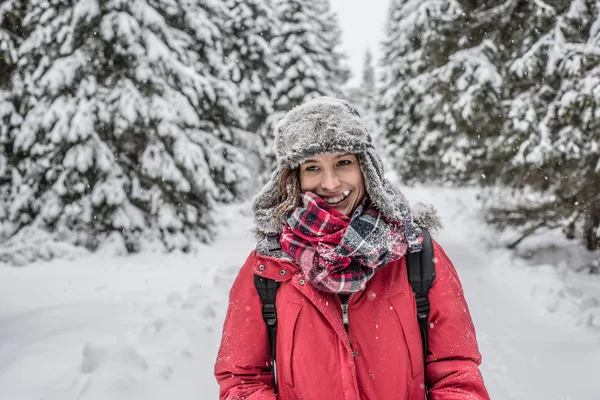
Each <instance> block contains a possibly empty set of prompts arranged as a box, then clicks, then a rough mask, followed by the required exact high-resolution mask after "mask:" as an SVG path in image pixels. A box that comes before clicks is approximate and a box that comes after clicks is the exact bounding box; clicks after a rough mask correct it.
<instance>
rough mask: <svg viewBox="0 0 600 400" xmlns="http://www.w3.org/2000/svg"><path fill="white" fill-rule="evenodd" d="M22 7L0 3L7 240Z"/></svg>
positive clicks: (14, 175)
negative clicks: (15, 80)
mask: <svg viewBox="0 0 600 400" xmlns="http://www.w3.org/2000/svg"><path fill="white" fill-rule="evenodd" d="M24 8H25V2H24V1H15V0H7V1H5V2H3V3H2V4H0V240H4V239H6V235H7V232H8V231H10V225H9V224H8V222H7V219H8V218H7V216H8V213H9V209H10V205H11V196H12V194H13V193H12V190H11V189H12V186H13V182H18V180H19V173H18V171H17V170H16V168H15V167H16V164H17V160H16V159H15V154H14V153H13V143H14V139H15V133H16V130H17V129H18V127H19V125H20V124H21V121H22V117H21V115H20V114H19V111H18V108H19V107H18V104H17V103H16V102H15V92H16V91H17V90H18V88H14V87H13V86H12V79H11V78H12V76H13V74H14V71H15V69H16V67H17V61H18V54H17V51H18V48H19V46H20V44H21V42H22V41H23V37H24V36H25V32H24V31H23V28H22V21H23V17H24Z"/></svg>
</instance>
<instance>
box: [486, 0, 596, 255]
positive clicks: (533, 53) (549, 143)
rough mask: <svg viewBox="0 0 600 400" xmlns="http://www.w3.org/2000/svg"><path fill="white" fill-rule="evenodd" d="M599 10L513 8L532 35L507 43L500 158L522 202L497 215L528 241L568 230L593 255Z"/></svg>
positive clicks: (555, 5)
mask: <svg viewBox="0 0 600 400" xmlns="http://www.w3.org/2000/svg"><path fill="white" fill-rule="evenodd" d="M599 8H600V4H599V3H598V2H597V1H592V0H587V1H586V0H569V1H560V2H552V3H543V2H530V3H528V6H527V7H520V8H514V9H513V10H511V11H512V13H511V15H512V16H513V18H515V19H516V18H521V19H523V21H522V26H528V27H529V30H530V31H531V35H530V36H529V37H526V38H523V39H521V40H517V41H514V40H510V41H509V40H508V38H505V41H504V43H503V45H504V46H506V48H507V49H510V51H507V52H506V53H507V54H508V55H512V57H511V59H510V60H509V62H507V64H506V65H507V71H506V76H507V79H506V85H505V91H506V93H507V106H508V119H507V123H506V125H505V127H504V129H503V132H502V135H501V136H500V137H499V140H498V143H497V145H496V146H493V153H494V156H495V158H496V159H498V160H508V162H507V163H506V164H500V165H498V167H499V168H498V170H499V175H498V176H500V177H502V181H503V182H504V183H507V184H509V185H511V186H512V187H513V188H515V189H516V196H513V201H512V202H511V203H508V204H507V203H504V204H502V205H500V206H498V207H495V208H493V209H492V210H491V211H492V213H491V214H490V221H492V222H494V223H496V224H497V225H499V226H506V225H509V224H512V225H517V226H520V227H521V228H522V229H523V235H524V236H523V237H525V236H527V235H528V234H530V233H532V232H534V231H535V230H536V229H537V228H540V227H550V228H553V227H562V228H563V230H564V232H565V235H566V236H567V237H569V238H575V237H579V238H580V240H581V241H582V242H583V243H584V244H585V246H586V247H587V248H588V249H590V250H595V249H598V248H600V67H599V65H600V17H599V12H600V9H599ZM520 26H521V24H520ZM517 243H518V241H516V242H515V243H514V244H515V245H516V244H517Z"/></svg>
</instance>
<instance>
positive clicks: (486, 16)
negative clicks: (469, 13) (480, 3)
mask: <svg viewBox="0 0 600 400" xmlns="http://www.w3.org/2000/svg"><path fill="white" fill-rule="evenodd" d="M516 6H517V0H508V1H506V2H504V3H502V4H500V5H498V6H496V7H492V8H490V9H487V10H483V11H479V12H476V13H474V14H473V20H474V21H477V22H474V23H473V24H471V25H470V27H471V28H478V27H480V26H482V25H485V24H487V23H489V22H491V21H497V19H498V18H500V20H501V21H502V24H505V23H507V22H508V21H510V18H511V15H512V13H513V11H514V9H515V7H516ZM494 23H495V24H497V22H494Z"/></svg>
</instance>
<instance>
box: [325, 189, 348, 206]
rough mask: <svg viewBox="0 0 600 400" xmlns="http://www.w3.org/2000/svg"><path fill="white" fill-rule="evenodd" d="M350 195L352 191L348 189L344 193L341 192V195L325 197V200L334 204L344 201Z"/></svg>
mask: <svg viewBox="0 0 600 400" xmlns="http://www.w3.org/2000/svg"><path fill="white" fill-rule="evenodd" d="M349 195H350V191H349V190H346V191H345V192H344V193H342V194H340V195H339V196H335V197H324V199H325V201H326V202H327V203H329V204H331V205H332V206H334V205H336V204H339V203H341V202H342V201H344V200H346V199H347V198H348V196H349Z"/></svg>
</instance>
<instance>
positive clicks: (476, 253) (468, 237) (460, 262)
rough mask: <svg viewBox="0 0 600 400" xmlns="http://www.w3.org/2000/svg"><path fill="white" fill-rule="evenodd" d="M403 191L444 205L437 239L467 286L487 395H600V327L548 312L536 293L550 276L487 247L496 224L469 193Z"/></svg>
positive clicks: (546, 399)
mask: <svg viewBox="0 0 600 400" xmlns="http://www.w3.org/2000/svg"><path fill="white" fill-rule="evenodd" d="M466 193H468V192H466ZM411 194H412V196H411ZM407 196H408V197H409V199H411V201H413V202H414V201H418V200H419V197H421V196H423V197H421V198H422V200H423V201H427V199H429V201H430V202H432V203H433V204H434V205H435V206H436V208H437V209H438V210H441V211H442V216H443V217H444V220H445V229H444V230H443V231H442V232H441V233H440V235H439V236H438V237H437V239H438V240H439V242H440V243H441V244H442V245H443V247H444V250H445V251H446V253H447V254H448V256H449V257H450V259H451V260H452V262H453V263H454V265H455V266H456V268H457V270H458V273H459V275H460V278H461V281H462V284H463V286H464V289H465V296H466V298H467V301H468V304H469V308H470V311H471V313H472V316H473V319H474V323H475V327H476V329H477V336H478V341H479V344H480V350H481V353H482V355H483V364H482V373H483V376H484V379H485V382H486V385H487V387H488V390H489V392H490V395H491V398H492V399H502V400H537V399H539V400H552V399H556V400H559V399H560V400H567V399H568V400H594V399H596V400H597V399H600V383H599V382H598V378H597V374H598V372H600V334H598V332H593V331H592V330H591V329H581V327H577V326H575V323H574V320H573V318H572V316H570V315H564V314H563V315H561V314H557V313H551V312H549V311H548V310H547V308H546V307H545V302H546V301H549V299H548V298H547V297H540V296H536V295H535V294H536V292H540V291H542V292H543V291H544V288H545V287H546V286H547V285H552V284H556V283H557V282H555V278H554V279H553V276H552V275H550V276H547V274H544V273H543V272H541V271H540V272H539V273H537V271H536V270H535V268H532V267H527V266H525V264H524V262H523V261H520V260H515V259H514V258H513V257H512V256H511V254H510V253H509V252H508V251H506V250H504V249H494V248H491V247H490V245H491V244H492V242H493V237H494V232H493V231H492V230H491V229H489V228H487V227H485V226H483V225H482V224H481V222H480V221H479V220H478V218H477V215H476V214H474V213H472V211H473V210H476V209H477V207H478V206H477V203H476V202H475V201H474V193H471V195H470V196H469V195H467V196H461V197H456V195H455V192H454V193H453V192H452V191H450V192H448V191H440V190H439V189H429V190H420V191H418V192H417V193H412V191H411V190H408V191H407ZM452 203H454V204H452ZM444 213H445V214H444ZM519 266H521V267H522V268H521V269H519ZM548 280H549V281H550V282H547V281H548ZM599 288H600V287H599ZM550 300H552V299H550Z"/></svg>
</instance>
